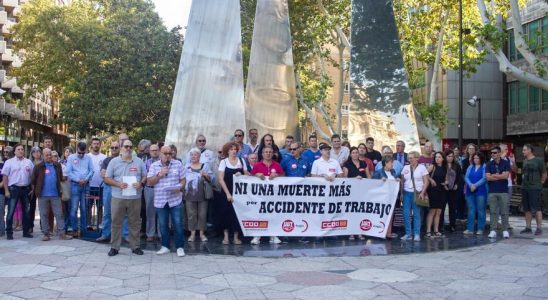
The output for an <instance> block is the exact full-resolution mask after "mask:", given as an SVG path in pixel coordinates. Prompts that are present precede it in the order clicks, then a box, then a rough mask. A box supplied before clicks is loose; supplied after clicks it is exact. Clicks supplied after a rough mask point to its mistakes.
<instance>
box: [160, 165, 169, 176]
mask: <svg viewBox="0 0 548 300" xmlns="http://www.w3.org/2000/svg"><path fill="white" fill-rule="evenodd" d="M167 173H169V168H168V167H162V170H161V171H160V173H158V175H160V176H161V177H165V176H166V175H167Z"/></svg>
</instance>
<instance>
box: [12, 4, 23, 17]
mask: <svg viewBox="0 0 548 300" xmlns="http://www.w3.org/2000/svg"><path fill="white" fill-rule="evenodd" d="M20 13H21V6H18V7H16V8H14V9H13V11H12V12H11V14H12V15H13V16H14V17H17V16H18V15H19V14H20Z"/></svg>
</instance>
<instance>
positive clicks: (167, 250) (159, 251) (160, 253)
mask: <svg viewBox="0 0 548 300" xmlns="http://www.w3.org/2000/svg"><path fill="white" fill-rule="evenodd" d="M169 252H170V251H169V249H168V248H166V247H164V246H162V248H160V250H158V252H156V254H158V255H162V254H166V253H169Z"/></svg>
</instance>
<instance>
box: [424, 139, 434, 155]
mask: <svg viewBox="0 0 548 300" xmlns="http://www.w3.org/2000/svg"><path fill="white" fill-rule="evenodd" d="M432 149H433V148H432V143H430V142H427V143H425V144H424V153H426V154H430V153H432Z"/></svg>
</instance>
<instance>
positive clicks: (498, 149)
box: [491, 146, 502, 152]
mask: <svg viewBox="0 0 548 300" xmlns="http://www.w3.org/2000/svg"><path fill="white" fill-rule="evenodd" d="M492 150H497V151H498V152H502V149H500V147H499V146H495V147H493V148H491V151H492Z"/></svg>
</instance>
